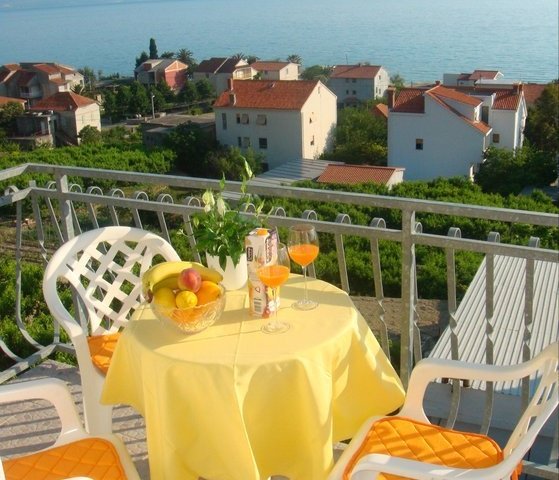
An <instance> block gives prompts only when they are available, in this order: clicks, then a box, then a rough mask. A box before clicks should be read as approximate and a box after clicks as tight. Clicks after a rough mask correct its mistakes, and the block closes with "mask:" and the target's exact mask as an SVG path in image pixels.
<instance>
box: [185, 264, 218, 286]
mask: <svg viewBox="0 0 559 480" xmlns="http://www.w3.org/2000/svg"><path fill="white" fill-rule="evenodd" d="M192 268H195V269H196V270H198V273H199V274H200V276H201V277H202V280H209V281H210V282H214V283H219V282H221V281H222V280H223V275H221V273H219V272H218V271H217V270H214V269H213V268H208V267H205V266H204V265H202V264H200V263H196V262H192Z"/></svg>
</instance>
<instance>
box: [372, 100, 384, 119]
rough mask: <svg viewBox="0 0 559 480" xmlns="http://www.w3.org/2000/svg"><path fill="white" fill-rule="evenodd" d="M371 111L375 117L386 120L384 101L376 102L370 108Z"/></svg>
mask: <svg viewBox="0 0 559 480" xmlns="http://www.w3.org/2000/svg"><path fill="white" fill-rule="evenodd" d="M371 113H372V114H373V115H374V116H375V117H380V118H383V119H384V120H386V119H387V118H388V105H386V104H385V103H377V104H376V105H375V106H374V107H373V109H372V110H371Z"/></svg>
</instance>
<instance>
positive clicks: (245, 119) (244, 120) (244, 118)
mask: <svg viewBox="0 0 559 480" xmlns="http://www.w3.org/2000/svg"><path fill="white" fill-rule="evenodd" d="M241 123H242V124H243V125H248V113H243V114H242V115H241Z"/></svg>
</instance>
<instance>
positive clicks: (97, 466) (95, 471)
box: [2, 438, 126, 480]
mask: <svg viewBox="0 0 559 480" xmlns="http://www.w3.org/2000/svg"><path fill="white" fill-rule="evenodd" d="M2 462H3V465H4V471H5V473H6V480H60V479H63V478H68V477H79V476H85V477H91V478H93V479H94V480H126V474H125V473H124V468H123V467H122V465H121V463H120V459H119V456H118V453H117V451H116V449H115V448H114V446H113V444H112V443H111V442H109V441H107V440H104V439H102V438H87V439H84V440H79V441H77V442H72V443H68V444H67V445H62V446H60V447H54V448H51V449H49V450H44V451H42V452H37V453H34V454H32V455H27V456H25V457H19V458H12V459H9V460H2Z"/></svg>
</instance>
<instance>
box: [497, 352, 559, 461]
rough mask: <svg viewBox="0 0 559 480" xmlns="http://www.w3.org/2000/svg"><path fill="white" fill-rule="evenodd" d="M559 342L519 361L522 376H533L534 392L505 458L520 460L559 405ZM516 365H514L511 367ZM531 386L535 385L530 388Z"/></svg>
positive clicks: (506, 447) (510, 438)
mask: <svg viewBox="0 0 559 480" xmlns="http://www.w3.org/2000/svg"><path fill="white" fill-rule="evenodd" d="M558 365H559V342H555V343H552V344H551V345H548V346H547V347H546V348H545V349H544V350H542V351H541V352H540V353H539V354H538V355H536V356H535V357H534V358H533V359H532V360H530V361H528V362H526V363H524V364H522V365H519V366H518V368H519V370H520V371H519V373H520V375H519V376H520V377H530V382H531V383H534V384H535V392H534V394H533V396H532V399H531V400H530V403H529V404H528V406H527V407H526V410H524V412H523V414H522V416H521V417H520V420H519V421H518V423H517V425H516V428H515V429H514V430H513V432H512V434H511V436H510V437H509V440H508V442H507V444H506V446H505V448H504V449H503V453H504V454H505V458H506V457H508V456H511V457H513V460H515V461H516V460H517V461H520V460H521V459H522V457H524V455H525V454H526V452H527V451H528V450H529V449H530V447H531V446H532V444H533V443H534V441H535V439H536V437H537V436H538V433H539V431H540V430H541V429H542V428H543V426H544V425H545V423H546V422H547V420H548V419H549V417H550V416H551V415H552V414H553V412H554V411H555V410H556V409H557V405H559V371H558ZM512 368H514V367H512ZM531 390H532V389H531Z"/></svg>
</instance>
